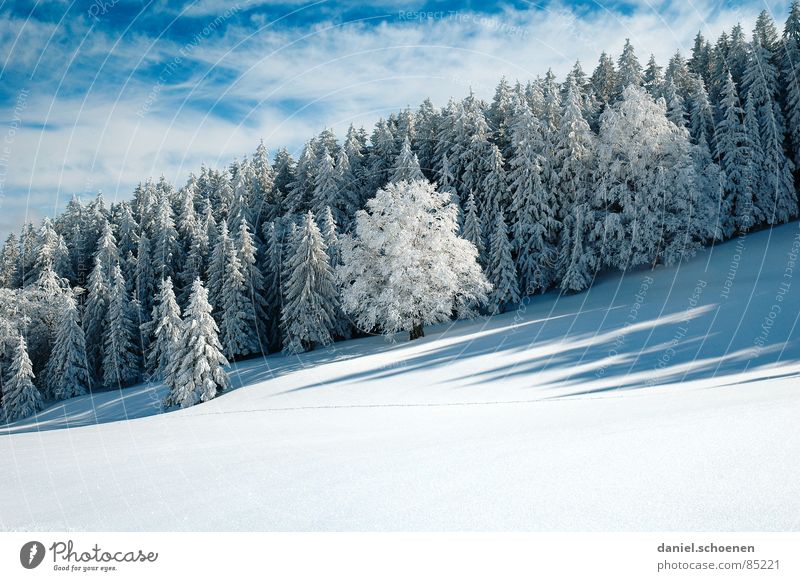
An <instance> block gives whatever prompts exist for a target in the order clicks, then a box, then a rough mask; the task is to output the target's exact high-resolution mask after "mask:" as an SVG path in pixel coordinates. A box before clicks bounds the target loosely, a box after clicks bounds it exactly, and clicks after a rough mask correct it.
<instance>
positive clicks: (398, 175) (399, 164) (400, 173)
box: [390, 137, 423, 182]
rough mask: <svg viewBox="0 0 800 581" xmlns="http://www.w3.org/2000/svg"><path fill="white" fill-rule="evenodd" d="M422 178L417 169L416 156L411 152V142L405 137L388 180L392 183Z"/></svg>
mask: <svg viewBox="0 0 800 581" xmlns="http://www.w3.org/2000/svg"><path fill="white" fill-rule="evenodd" d="M422 178H423V175H422V170H421V169H420V168H419V160H418V159H417V154H416V153H414V152H413V151H411V142H410V141H409V140H408V138H407V137H406V139H405V140H404V141H403V146H402V147H401V148H400V154H399V155H398V156H397V161H395V164H394V171H393V173H392V176H391V178H390V180H391V181H393V182H400V181H403V180H407V181H410V180H418V179H422Z"/></svg>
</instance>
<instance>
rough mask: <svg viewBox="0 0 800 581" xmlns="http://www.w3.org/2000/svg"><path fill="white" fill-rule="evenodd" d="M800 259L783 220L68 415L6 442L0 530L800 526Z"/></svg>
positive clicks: (60, 411) (2, 441)
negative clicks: (216, 382) (681, 253)
mask: <svg viewBox="0 0 800 581" xmlns="http://www.w3.org/2000/svg"><path fill="white" fill-rule="evenodd" d="M798 250H800V223H792V224H788V225H785V226H781V227H779V228H776V229H774V230H772V231H763V232H759V233H755V234H752V235H750V236H747V237H746V238H743V239H736V240H732V241H730V242H728V243H725V244H723V245H719V246H717V247H715V248H714V249H713V250H706V251H704V252H703V253H702V254H701V255H698V256H697V257H696V258H695V259H693V260H692V261H690V262H688V263H686V264H683V265H681V266H679V267H676V268H657V269H656V270H654V271H653V270H649V269H641V270H636V271H634V272H629V273H627V274H626V275H624V276H622V275H620V274H610V275H606V276H604V277H602V279H600V280H597V281H596V283H595V285H594V286H593V287H592V288H591V290H590V291H588V292H585V293H582V294H579V295H572V296H559V295H558V294H557V293H549V294H547V295H543V296H536V297H534V298H533V299H531V300H530V301H529V302H528V304H527V305H524V306H523V307H521V308H520V309H519V310H517V311H515V312H509V313H506V314H504V315H501V316H497V317H493V318H489V319H478V320H474V321H462V322H457V323H454V324H451V325H443V326H439V327H437V328H431V329H428V336H427V337H425V338H424V339H422V340H419V341H414V342H412V343H408V342H406V341H405V340H404V339H403V340H400V341H398V342H397V343H394V344H392V343H388V342H386V341H385V340H384V339H382V338H379V337H373V338H367V339H359V340H354V341H348V342H344V343H339V344H336V345H333V346H331V347H329V348H327V349H321V350H319V351H317V352H313V353H309V354H305V355H301V356H293V357H286V356H280V355H277V356H270V357H267V358H265V359H261V360H256V361H249V362H246V363H243V364H240V365H238V366H236V367H234V368H232V369H231V378H232V381H233V383H234V385H235V386H237V388H236V389H235V390H233V391H232V392H230V393H227V394H225V395H223V396H222V397H219V398H218V399H216V400H214V401H212V402H209V403H207V404H203V405H199V406H196V407H194V408H191V409H188V410H182V411H176V412H170V413H167V414H160V413H159V412H160V411H161V409H160V404H159V401H160V397H161V396H162V395H163V388H162V387H160V386H147V385H143V386H138V387H133V388H129V389H125V390H123V391H121V392H119V391H117V392H107V393H99V394H95V395H94V396H87V397H83V398H78V399H74V400H70V401H67V402H63V403H61V404H58V405H55V406H52V407H50V408H48V409H46V410H44V411H43V412H41V413H40V414H38V416H36V417H35V418H33V419H29V420H25V421H22V422H18V423H16V424H13V425H11V426H9V427H6V428H2V430H1V431H0V434H2V435H0V489H2V490H3V491H4V494H2V495H0V529H3V530H16V529H48V530H50V529H57V530H61V529H79V530H84V529H88V530H671V529H673V530H685V529H689V530H797V529H799V528H800V494H798V483H799V482H800V462H798V460H797V459H798V457H800V430H798V418H800V375H799V373H800V344H799V343H798V332H797V321H798V317H800V280H793V277H794V276H795V271H796V269H797V264H795V262H794V261H795V260H796V259H797V254H798ZM798 276H800V274H798ZM782 285H783V286H782ZM125 418H128V421H117V420H123V419H125ZM66 427H69V429H57V428H66Z"/></svg>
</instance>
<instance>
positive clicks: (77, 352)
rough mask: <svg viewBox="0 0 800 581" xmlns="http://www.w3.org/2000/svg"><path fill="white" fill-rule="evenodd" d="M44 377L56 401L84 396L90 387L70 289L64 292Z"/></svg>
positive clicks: (83, 342) (76, 313)
mask: <svg viewBox="0 0 800 581" xmlns="http://www.w3.org/2000/svg"><path fill="white" fill-rule="evenodd" d="M45 377H46V386H47V392H48V394H49V395H50V397H52V398H54V399H56V400H63V399H69V398H71V397H78V396H81V395H86V394H87V393H88V392H89V389H90V387H91V377H90V375H89V367H88V362H87V355H86V338H85V335H84V333H83V329H82V328H81V323H80V315H79V313H78V308H77V306H76V302H75V297H74V293H73V292H72V291H70V292H67V293H65V294H64V298H63V311H62V312H61V319H60V320H59V324H58V329H57V331H56V339H55V343H54V345H53V351H52V353H51V354H50V359H49V360H48V362H47V368H46V374H45Z"/></svg>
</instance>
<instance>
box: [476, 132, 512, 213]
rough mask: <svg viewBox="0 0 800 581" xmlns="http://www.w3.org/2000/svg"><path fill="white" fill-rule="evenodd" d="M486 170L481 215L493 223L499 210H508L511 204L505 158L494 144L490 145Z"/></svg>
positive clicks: (482, 189)
mask: <svg viewBox="0 0 800 581" xmlns="http://www.w3.org/2000/svg"><path fill="white" fill-rule="evenodd" d="M486 170H487V171H486V176H485V177H484V178H483V184H482V187H481V203H482V207H481V215H482V216H483V222H484V223H485V224H493V223H494V221H495V217H496V214H497V212H498V211H501V212H507V211H508V209H509V208H510V206H511V193H510V191H509V187H508V176H507V175H506V170H505V160H504V159H503V154H502V153H501V152H500V148H499V147H497V146H496V145H494V144H492V145H491V146H490V147H489V160H488V162H487V166H486Z"/></svg>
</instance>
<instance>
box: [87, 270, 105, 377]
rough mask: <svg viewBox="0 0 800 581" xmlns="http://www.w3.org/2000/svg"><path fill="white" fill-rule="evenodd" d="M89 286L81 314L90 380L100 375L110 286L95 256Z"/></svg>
mask: <svg viewBox="0 0 800 581" xmlns="http://www.w3.org/2000/svg"><path fill="white" fill-rule="evenodd" d="M88 282H89V288H88V296H87V299H86V307H85V310H84V315H83V324H84V332H85V334H86V335H85V336H86V359H87V362H88V367H89V373H90V375H91V378H92V380H94V379H95V378H99V377H101V373H102V361H103V336H104V329H105V321H106V313H107V312H108V305H109V295H110V288H109V284H108V280H107V278H106V276H105V274H104V269H103V265H102V263H101V262H100V259H99V258H98V257H95V261H94V268H93V269H92V272H91V274H89V281H88Z"/></svg>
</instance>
